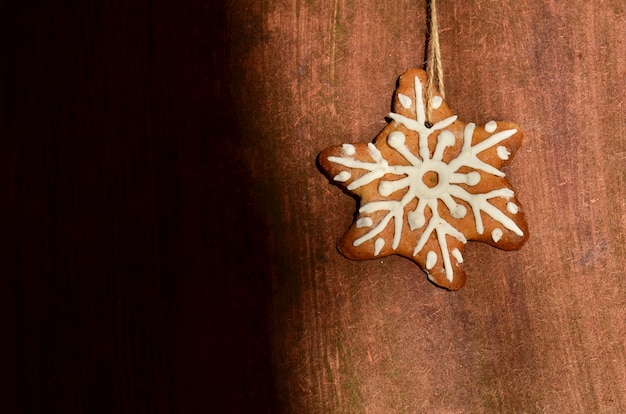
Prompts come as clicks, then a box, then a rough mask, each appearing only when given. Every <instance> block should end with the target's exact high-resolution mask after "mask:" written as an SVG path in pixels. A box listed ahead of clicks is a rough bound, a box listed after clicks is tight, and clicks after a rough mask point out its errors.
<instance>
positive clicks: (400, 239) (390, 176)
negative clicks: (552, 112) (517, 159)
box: [319, 69, 528, 290]
mask: <svg viewBox="0 0 626 414" xmlns="http://www.w3.org/2000/svg"><path fill="white" fill-rule="evenodd" d="M426 82H427V79H426V73H425V72H424V71H423V70H421V69H411V70H409V71H407V72H405V73H404V74H403V75H402V76H401V77H400V78H399V81H398V87H397V89H396V91H395V93H394V97H393V104H392V112H391V113H390V114H389V117H390V118H391V121H390V122H389V123H388V124H387V126H386V127H385V128H384V129H383V130H382V131H381V132H380V133H379V134H378V136H377V137H376V138H375V140H374V142H373V143H369V144H343V145H337V146H333V147H330V148H327V149H326V150H324V151H322V152H321V154H320V155H319V164H320V166H321V168H322V169H323V170H324V172H325V173H326V174H327V175H328V177H329V178H330V179H331V180H332V182H333V183H334V184H336V185H338V186H340V187H342V188H344V189H345V190H346V191H348V192H350V193H352V194H354V195H355V196H356V197H358V199H359V200H360V205H359V208H358V211H357V214H356V216H355V220H354V222H353V223H352V225H351V226H350V228H349V229H348V231H347V232H346V233H345V235H344V236H343V237H342V239H341V241H340V242H339V250H340V251H341V252H342V254H343V255H345V256H346V257H348V258H352V259H359V260H361V259H373V258H379V257H384V256H388V255H391V254H397V255H401V256H405V257H407V258H409V259H411V260H413V261H415V262H416V263H417V264H419V265H420V267H421V268H422V269H423V270H424V271H425V272H426V273H427V275H428V278H429V279H430V280H431V281H432V282H434V283H435V284H437V285H439V286H441V287H444V288H447V289H450V290H456V289H459V288H461V287H462V286H463V285H464V284H465V278H466V275H465V271H464V270H463V268H462V263H463V250H464V247H465V244H466V243H467V241H469V240H477V241H482V242H486V243H489V244H491V245H493V246H495V247H498V248H500V249H504V250H513V249H518V248H520V247H521V246H522V245H523V244H524V243H525V242H526V240H527V239H528V226H527V224H526V220H525V218H524V213H523V210H522V207H521V205H520V203H519V201H518V200H517V199H516V197H515V193H514V191H513V188H512V186H511V184H510V182H509V181H508V179H507V178H506V176H505V173H504V172H503V171H502V167H503V166H504V165H505V164H506V163H507V162H509V161H510V160H511V159H512V157H513V155H514V154H515V151H517V149H518V148H519V147H520V145H521V143H522V137H523V134H522V132H521V131H520V129H519V128H518V126H517V125H515V124H513V123H510V122H502V121H498V122H496V121H490V122H488V123H486V124H485V125H482V126H477V125H475V124H473V123H464V122H462V121H460V120H458V119H457V117H456V116H455V115H454V114H453V113H452V111H451V110H450V108H449V107H448V105H447V103H446V102H445V101H444V100H443V99H442V97H441V96H440V95H439V94H434V96H433V97H432V98H431V99H430V102H426V86H425V85H426ZM428 107H429V108H430V117H429V118H428V120H429V121H430V122H427V110H428Z"/></svg>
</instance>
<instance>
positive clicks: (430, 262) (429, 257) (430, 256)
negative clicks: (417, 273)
mask: <svg viewBox="0 0 626 414" xmlns="http://www.w3.org/2000/svg"><path fill="white" fill-rule="evenodd" d="M435 263H437V253H435V252H433V251H432V250H431V251H429V252H428V253H427V254H426V269H429V270H430V269H432V268H433V267H435Z"/></svg>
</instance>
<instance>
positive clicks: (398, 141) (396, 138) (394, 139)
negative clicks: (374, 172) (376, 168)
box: [387, 131, 406, 148]
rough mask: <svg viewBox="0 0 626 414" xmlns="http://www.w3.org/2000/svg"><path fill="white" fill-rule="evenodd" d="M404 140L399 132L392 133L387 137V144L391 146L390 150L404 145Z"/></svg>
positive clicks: (403, 136)
mask: <svg viewBox="0 0 626 414" xmlns="http://www.w3.org/2000/svg"><path fill="white" fill-rule="evenodd" d="M405 140H406V136H405V135H404V134H403V133H402V132H400V131H393V132H392V133H391V134H389V136H388V137H387V142H388V143H389V145H391V148H399V147H401V146H402V145H404V141H405Z"/></svg>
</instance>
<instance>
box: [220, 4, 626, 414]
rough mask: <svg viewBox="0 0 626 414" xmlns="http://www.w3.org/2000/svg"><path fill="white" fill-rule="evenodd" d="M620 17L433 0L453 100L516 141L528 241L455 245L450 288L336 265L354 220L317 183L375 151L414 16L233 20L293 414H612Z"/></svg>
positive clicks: (412, 47)
mask: <svg viewBox="0 0 626 414" xmlns="http://www.w3.org/2000/svg"><path fill="white" fill-rule="evenodd" d="M624 9H625V5H624V3H623V2H621V1H606V2H588V1H582V0H575V1H569V2H562V1H486V0H476V1H470V2H451V1H442V2H440V4H439V23H440V26H441V36H440V41H441V53H442V56H443V65H444V82H445V86H446V91H447V101H448V103H449V104H450V106H451V107H452V108H453V109H454V110H455V111H456V113H457V114H458V115H459V117H460V118H461V119H463V120H464V121H467V122H469V121H471V122H476V123H485V122H487V121H489V120H491V119H497V120H510V121H513V122H516V123H518V124H519V125H520V126H521V128H522V130H523V131H524V133H525V142H524V144H523V146H522V148H521V150H520V151H519V153H518V154H517V156H516V158H515V160H514V161H513V163H512V164H511V165H510V166H509V167H507V173H508V176H509V177H510V180H511V181H512V183H513V185H514V186H515V188H516V191H517V194H518V195H519V198H520V200H521V202H522V203H523V206H524V209H525V212H526V215H527V219H528V221H529V225H530V229H531V238H530V240H529V242H528V243H527V245H526V246H525V247H524V248H523V249H521V250H520V251H516V252H504V251H500V250H497V249H494V248H491V247H489V246H486V245H483V244H478V243H470V245H469V247H468V248H467V250H466V252H467V257H466V261H465V268H466V270H467V273H468V281H467V285H466V286H465V287H464V288H463V289H462V290H461V291H459V292H448V291H445V290H442V289H440V288H437V287H435V286H433V285H432V284H430V283H429V282H428V281H427V279H426V277H425V275H424V273H423V272H422V271H421V270H420V269H419V268H418V267H417V266H415V265H414V264H413V263H411V262H410V261H408V260H406V259H402V258H399V257H388V258H383V259H379V260H371V261H364V262H355V261H350V260H347V259H345V258H344V257H342V256H341V255H340V254H339V253H338V252H337V250H336V247H335V245H336V242H337V240H338V238H339V237H340V236H341V235H342V233H343V232H344V231H345V230H346V228H347V226H348V225H349V224H350V222H351V220H352V216H353V213H354V211H355V206H356V202H355V200H354V199H352V198H350V197H348V196H346V195H345V194H344V193H342V192H341V190H339V189H338V188H337V187H334V186H332V185H330V184H329V182H328V180H327V179H326V178H325V177H324V176H323V175H322V174H320V171H319V170H318V169H317V168H316V165H315V159H316V156H317V154H318V153H319V152H320V151H321V150H322V149H324V148H325V147H327V146H330V145H335V144H341V143H345V142H369V141H371V140H372V139H373V138H374V137H375V136H376V134H377V133H378V132H379V131H380V130H381V129H382V127H383V126H384V125H385V122H386V121H385V116H386V115H387V113H388V111H389V109H390V101H391V96H392V93H393V90H394V87H395V83H396V80H397V77H398V76H399V75H400V74H401V73H402V72H404V71H405V70H406V69H408V68H410V67H421V66H422V62H423V60H424V45H425V38H426V34H425V25H426V8H425V5H424V2H423V1H397V2H380V1H369V0H366V1H362V2H352V1H343V0H332V1H327V2H321V1H318V2H310V1H304V0H302V1H263V2H257V1H247V0H235V1H233V2H232V3H231V6H230V8H229V13H228V15H229V18H230V20H229V28H230V42H231V46H232V49H231V59H230V61H229V62H228V64H229V65H230V66H229V67H230V70H232V74H233V84H232V88H233V89H232V91H231V93H232V102H233V104H234V105H235V108H236V112H237V114H238V116H239V125H240V126H241V128H243V129H242V134H243V139H242V143H241V149H240V150H241V152H242V154H244V157H245V159H246V160H247V163H248V165H249V171H250V172H251V174H252V177H253V181H254V198H255V200H257V202H258V203H259V204H258V208H259V212H262V213H261V214H263V221H264V222H265V223H267V224H268V227H269V229H270V231H269V233H268V234H267V240H266V243H267V245H268V246H270V250H271V255H270V257H268V260H269V262H270V266H271V272H272V275H273V276H272V290H273V292H274V293H273V297H272V308H271V309H272V338H273V340H272V355H273V359H272V362H273V367H274V372H275V375H276V387H277V388H276V392H277V395H278V397H279V399H280V401H281V402H282V406H283V408H285V409H286V412H311V413H314V412H316V413H317V412H341V413H344V412H345V413H348V412H350V413H352V412H367V413H389V412H411V413H413V412H459V413H461V412H462V413H469V412H610V413H619V412H624V411H626V282H625V279H624V276H625V271H624V268H625V267H626V247H625V246H626V202H625V201H624V200H625V199H626V189H625V187H624V185H625V184H626V138H625V137H626V125H625V124H626V122H625V120H626V107H625V104H624V97H625V95H626V76H625V75H626V72H625V69H624V68H625V67H626V56H625V55H626V47H625V46H624V40H625V39H626V29H625V27H626V26H625V25H624V19H625V18H626V16H625V14H624V13H625V10H624Z"/></svg>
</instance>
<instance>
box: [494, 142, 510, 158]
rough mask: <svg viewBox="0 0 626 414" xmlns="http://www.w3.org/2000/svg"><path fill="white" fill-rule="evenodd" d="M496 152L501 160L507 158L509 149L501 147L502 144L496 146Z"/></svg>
mask: <svg viewBox="0 0 626 414" xmlns="http://www.w3.org/2000/svg"><path fill="white" fill-rule="evenodd" d="M496 153H497V154H498V157H499V158H500V159H501V160H508V159H509V155H511V153H510V152H509V150H508V149H506V147H503V146H502V145H498V147H497V148H496Z"/></svg>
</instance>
